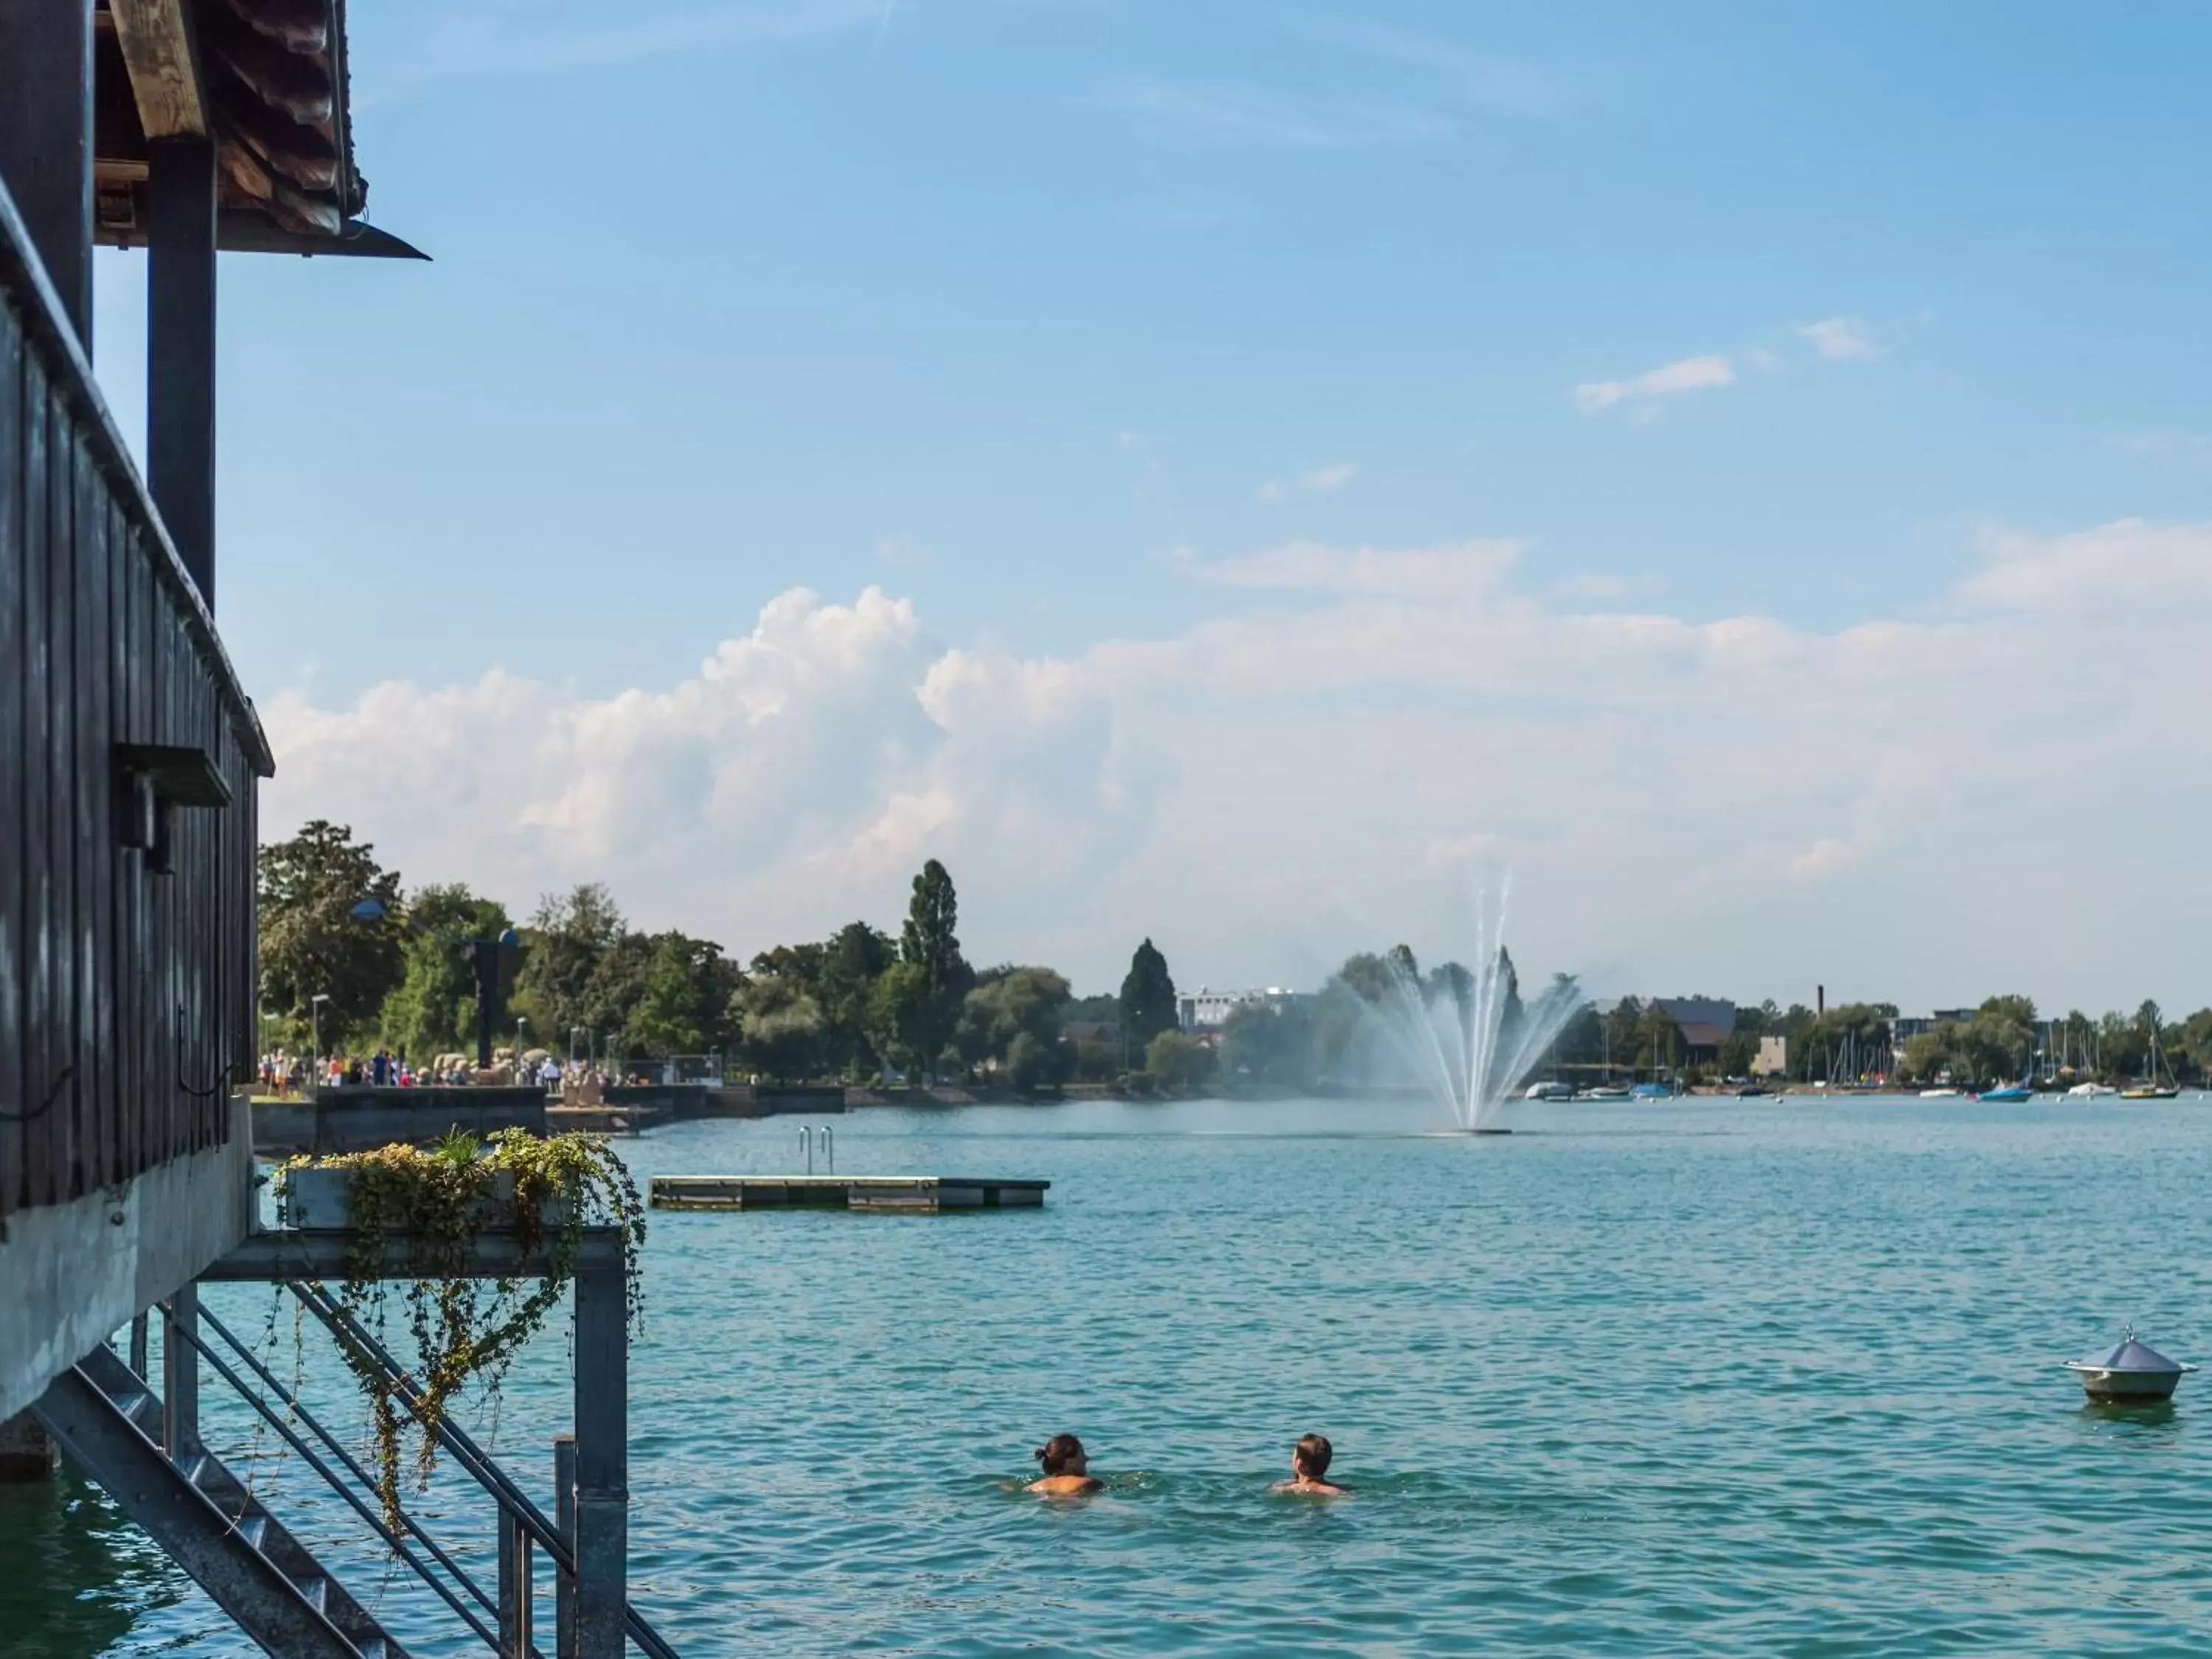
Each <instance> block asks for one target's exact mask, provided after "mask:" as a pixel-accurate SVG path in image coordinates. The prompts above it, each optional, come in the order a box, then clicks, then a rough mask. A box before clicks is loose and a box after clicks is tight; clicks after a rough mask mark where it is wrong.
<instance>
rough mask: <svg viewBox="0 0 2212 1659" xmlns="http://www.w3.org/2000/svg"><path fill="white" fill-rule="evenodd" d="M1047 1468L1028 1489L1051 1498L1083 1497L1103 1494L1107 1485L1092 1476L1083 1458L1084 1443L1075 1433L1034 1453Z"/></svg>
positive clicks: (1050, 1442) (1087, 1461)
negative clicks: (1084, 1495)
mask: <svg viewBox="0 0 2212 1659" xmlns="http://www.w3.org/2000/svg"><path fill="white" fill-rule="evenodd" d="M1030 1455H1031V1456H1032V1457H1034V1458H1036V1461H1037V1462H1039V1463H1040V1464H1042V1465H1043V1467H1044V1474H1042V1476H1041V1477H1040V1478H1038V1479H1037V1480H1032V1481H1030V1484H1029V1486H1028V1488H1027V1490H1029V1491H1030V1492H1040V1493H1042V1495H1043V1496H1045V1497H1047V1498H1079V1497H1081V1496H1082V1495H1083V1494H1084V1493H1085V1492H1099V1491H1103V1489H1104V1487H1105V1485H1106V1483H1105V1482H1104V1481H1103V1480H1099V1479H1098V1478H1097V1476H1096V1475H1094V1474H1091V1465H1090V1462H1089V1460H1087V1459H1086V1458H1085V1456H1084V1455H1083V1443H1082V1442H1081V1441H1080V1440H1078V1439H1077V1438H1076V1437H1074V1436H1073V1435H1072V1434H1056V1435H1054V1436H1053V1437H1052V1438H1051V1439H1049V1440H1048V1441H1046V1442H1045V1443H1044V1444H1042V1446H1039V1447H1038V1448H1037V1449H1036V1450H1035V1451H1034V1452H1032V1453H1030Z"/></svg>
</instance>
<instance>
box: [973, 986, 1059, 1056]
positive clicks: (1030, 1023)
mask: <svg viewBox="0 0 2212 1659" xmlns="http://www.w3.org/2000/svg"><path fill="white" fill-rule="evenodd" d="M1069 996H1070V992H1069V990H1068V987H1067V981H1066V979H1064V978H1062V977H1061V976H1060V975H1059V974H1056V973H1054V971H1053V970H1052V969H1049V968H994V969H992V970H991V971H990V972H988V973H987V974H985V975H982V977H981V980H980V981H979V982H978V983H977V985H976V987H975V989H974V990H972V991H970V992H969V994H968V995H967V998H966V1000H965V1001H963V1004H962V1005H961V1009H960V1026H959V1030H958V1032H957V1036H958V1041H959V1046H960V1053H961V1056H962V1058H963V1059H964V1060H966V1061H967V1062H968V1063H969V1064H970V1065H981V1063H982V1062H984V1061H986V1060H1006V1059H1007V1058H1008V1055H1009V1053H1010V1051H1011V1049H1012V1046H1013V1042H1014V1039H1015V1038H1017V1037H1019V1036H1028V1037H1030V1038H1031V1039H1032V1040H1033V1041H1034V1042H1035V1043H1036V1045H1037V1046H1038V1047H1040V1048H1043V1049H1045V1050H1046V1051H1048V1052H1049V1051H1050V1050H1051V1049H1052V1048H1054V1046H1055V1045H1057V1044H1058V1043H1059V1042H1060V1010H1061V1009H1063V1008H1065V1007H1066V1006H1067V1003H1068V1000H1069Z"/></svg>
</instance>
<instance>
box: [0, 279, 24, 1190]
mask: <svg viewBox="0 0 2212 1659" xmlns="http://www.w3.org/2000/svg"><path fill="white" fill-rule="evenodd" d="M22 417H23V327H22V321H21V319H20V318H19V317H18V316H17V315H16V313H15V307H14V306H12V305H9V304H8V303H7V301H6V300H5V298H4V296H0V480H6V481H8V483H9V488H8V489H7V491H6V493H5V494H0V1215H5V1214H6V1213H7V1212H9V1210H11V1209H13V1208H15V1206H18V1205H20V1204H21V1202H22V1201H23V1135H24V1131H25V1129H26V1128H27V1127H28V1126H27V1125H26V1124H25V1123H23V1122H22V1121H21V1118H22V1116H23V1115H24V1114H25V1113H27V1111H29V1110H30V1104H29V1100H28V1097H29V1092H30V1091H29V1088H28V1085H27V1083H26V1081H25V1079H26V1077H27V1066H26V1064H25V1061H24V1057H23V1035H24V1032H23V994H24V975H25V972H26V968H25V963H24V951H25V948H26V945H27V939H28V933H27V929H26V927H25V925H24V921H25V919H24V913H23V874H24V869H25V865H24V860H22V859H21V857H20V856H16V857H9V856H8V855H7V854H6V852H5V850H4V849H6V848H21V847H22V846H23V842H24V837H23V799H24V788H23V782H24V781H23V705H24V702H25V694H26V693H27V690H28V689H29V684H30V664H29V661H28V659H27V655H26V653H25V651H24V638H23V518H22V508H23V495H22V491H21V490H20V489H15V487H14V483H13V480H14V477H15V472H14V469H15V463H16V460H17V459H18V457H20V456H21V453H22V425H23V418H22Z"/></svg>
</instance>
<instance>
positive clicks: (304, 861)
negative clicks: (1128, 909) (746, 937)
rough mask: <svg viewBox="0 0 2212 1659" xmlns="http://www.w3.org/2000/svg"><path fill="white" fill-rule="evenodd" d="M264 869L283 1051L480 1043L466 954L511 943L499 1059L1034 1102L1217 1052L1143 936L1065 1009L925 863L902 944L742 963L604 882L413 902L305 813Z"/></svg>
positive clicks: (1056, 979) (424, 1055) (345, 836)
mask: <svg viewBox="0 0 2212 1659" xmlns="http://www.w3.org/2000/svg"><path fill="white" fill-rule="evenodd" d="M259 873H260V954H261V987H260V989H261V1006H262V1009H263V1012H264V1017H265V1018H267V1019H268V1020H269V1021H270V1023H271V1024H272V1025H273V1027H274V1028H275V1029H274V1030H272V1031H271V1033H270V1036H271V1038H272V1040H273V1041H275V1042H282V1043H285V1044H288V1045H289V1046H291V1047H294V1048H305V1047H307V1045H308V1043H309V1042H312V1041H313V1040H314V1039H315V1037H316V1036H319V1038H320V1040H321V1042H322V1044H323V1047H324V1048H325V1051H331V1050H336V1049H349V1050H356V1051H357V1050H360V1049H362V1048H373V1047H384V1048H391V1049H392V1050H394V1051H397V1052H404V1053H406V1054H411V1055H414V1056H416V1057H417V1058H418V1059H428V1058H429V1057H431V1056H433V1055H435V1054H443V1053H448V1052H461V1053H468V1052H471V1051H472V1050H473V1048H474V1047H475V1041H476V1039H475V1033H476V1031H477V1022H478V1018H479V1016H480V1013H481V1012H482V1011H481V1009H480V1006H479V1002H478V985H477V976H476V974H475V971H474V969H473V967H472V965H471V963H472V959H473V957H472V953H473V950H474V947H475V946H476V945H477V942H478V941H501V940H505V941H506V945H505V951H504V956H505V957H506V959H507V962H508V963H509V964H510V965H511V967H512V970H513V971H512V973H511V975H507V976H505V977H503V978H502V979H501V981H500V983H499V984H498V985H497V986H495V988H494V991H493V996H494V999H495V1006H493V1008H492V1009H491V1011H490V1013H491V1024H492V1028H493V1030H495V1032H496V1033H498V1040H499V1042H500V1043H501V1046H503V1047H505V1046H514V1047H518V1048H523V1047H531V1046H538V1047H543V1048H546V1049H548V1050H549V1051H551V1052H553V1053H556V1054H563V1055H566V1054H569V1053H577V1054H591V1055H594V1056H600V1057H604V1058H605V1059H607V1060H611V1061H613V1062H615V1063H616V1064H617V1065H622V1064H628V1063H633V1062H636V1061H640V1060H659V1059H663V1058H666V1057H668V1056H671V1055H677V1054H722V1055H724V1056H726V1059H727V1060H731V1061H733V1062H734V1065H733V1067H732V1069H738V1070H742V1071H746V1072H750V1073H757V1074H760V1075H763V1076H767V1077H770V1078H774V1079H779V1080H791V1081H798V1080H803V1079H817V1078H842V1079H849V1080H854V1081H860V1080H866V1079H872V1078H875V1077H877V1076H878V1075H881V1074H883V1073H885V1072H896V1073H901V1074H903V1075H907V1076H917V1075H919V1076H923V1077H929V1078H935V1079H945V1078H963V1077H971V1076H974V1075H976V1074H978V1073H988V1074H993V1075H996V1076H1000V1077H1003V1078H1005V1079H1007V1080H1009V1081H1011V1082H1012V1083H1013V1084H1015V1085H1017V1086H1018V1087H1020V1088H1023V1089H1028V1090H1035V1089H1039V1088H1043V1087H1047V1086H1049V1085H1055V1084H1059V1083H1062V1082H1065V1081H1066V1080H1069V1079H1073V1078H1075V1077H1078V1076H1088V1077H1093V1078H1099V1079H1113V1078H1115V1077H1118V1076H1121V1075H1123V1074H1125V1073H1136V1074H1137V1075H1138V1076H1139V1078H1140V1079H1142V1078H1144V1077H1145V1076H1146V1075H1147V1074H1148V1073H1147V1063H1148V1061H1152V1060H1157V1061H1158V1063H1159V1066H1160V1069H1161V1070H1162V1071H1163V1072H1164V1073H1166V1074H1167V1075H1168V1076H1169V1077H1170V1078H1171V1079H1174V1080H1175V1081H1176V1082H1178V1083H1182V1084H1185V1085H1188V1084H1189V1083H1191V1082H1194V1081H1197V1080H1200V1079H1199V1078H1198V1077H1197V1075H1196V1073H1197V1072H1199V1071H1202V1069H1203V1066H1204V1064H1205V1061H1206V1060H1210V1059H1211V1057H1212V1056H1211V1051H1210V1050H1209V1051H1206V1053H1205V1054H1204V1056H1203V1058H1202V1059H1201V1058H1200V1056H1199V1055H1197V1054H1194V1053H1193V1052H1191V1048H1192V1047H1194V1046H1195V1045H1191V1046H1186V1045H1184V1044H1183V1043H1182V1040H1181V1039H1180V1038H1179V1037H1177V1036H1176V988H1175V981H1174V979H1173V977H1172V976H1171V975H1170V973H1169V970H1168V964H1167V960H1166V958H1165V957H1163V956H1162V955H1161V954H1160V952H1159V951H1158V950H1157V949H1156V948H1155V947H1154V946H1153V945H1152V941H1151V940H1150V939H1146V940H1145V941H1144V943H1143V944H1141V945H1139V946H1138V947H1137V950H1136V952H1135V954H1134V956H1133V958H1132V960H1131V963H1130V967H1129V973H1128V976H1127V979H1126V980H1125V981H1123V984H1122V987H1121V994H1120V995H1119V996H1118V997H1115V996H1106V997H1094V998H1091V999H1087V1000H1082V1001H1079V1000H1076V998H1075V997H1074V995H1073V991H1072V990H1071V988H1070V987H1069V985H1068V982H1067V981H1066V978H1065V977H1064V976H1063V975H1060V973H1058V972H1056V971H1055V970H1054V969H1050V968H1042V967H1034V966H1022V965H1018V964H1013V963H1007V964H1005V965H1002V966H1000V967H995V968H987V969H975V968H973V967H971V966H970V965H969V962H968V960H967V958H966V957H965V956H964V955H963V952H962V950H961V946H960V939H959V933H958V928H959V899H958V895H957V892H956V891H955V890H954V887H953V883H952V878H951V874H950V873H949V872H947V871H946V870H945V866H943V865H942V864H940V863H939V862H938V861H937V860H934V859H933V860H930V861H929V862H928V863H927V865H925V866H923V868H922V870H921V873H920V874H918V875H917V876H915V879H914V887H913V893H912V897H911V900H910V902H909V903H908V908H907V914H906V916H905V918H904V920H903V921H902V923H901V924H900V927H899V931H898V933H896V936H894V935H893V934H891V933H886V932H884V930H882V929H880V928H878V927H875V926H873V925H872V924H871V923H869V922H866V921H854V922H850V923H848V924H847V925H846V926H845V927H842V928H840V929H839V930H838V931H837V932H836V933H834V934H832V935H831V936H830V937H829V939H823V940H821V941H820V942H818V943H813V944H805V945H777V946H775V947H774V948H773V949H770V950H766V951H761V952H759V953H758V954H757V955H756V956H755V957H753V958H752V960H751V962H750V963H749V964H746V965H744V966H740V964H739V963H738V962H737V961H736V960H734V959H733V958H732V957H729V956H727V955H726V954H725V953H724V951H723V949H722V947H721V946H720V945H718V944H716V943H715V942H714V941H713V940H711V939H698V938H695V937H693V936H691V935H690V934H687V933H680V932H676V931H672V930H671V931H667V932H661V933H647V932H641V931H639V930H636V929H634V928H632V927H630V926H629V924H628V922H627V921H625V920H624V919H623V915H622V912H621V910H620V909H619V908H618V907H617V904H616V902H615V901H614V898H613V897H612V896H611V894H610V893H609V892H608V891H607V890H606V889H605V887H604V886H601V885H599V884H586V885H583V886H580V887H577V888H575V889H574V890H571V891H569V892H568V893H565V894H557V895H548V896H545V897H544V898H542V899H541V900H540V901H539V902H538V907H537V908H536V910H535V911H534V912H533V913H532V915H531V916H530V918H529V919H528V921H526V922H525V923H523V924H522V925H520V927H517V926H516V925H515V924H514V923H513V921H512V919H511V918H510V916H509V914H508V912H507V908H506V907H505V906H504V905H503V904H501V902H499V901H497V900H495V899H490V898H486V897H483V896H479V895H477V894H475V893H472V892H471V891H470V890H469V889H467V888H466V887H465V886H462V885H459V884H433V885H429V886H425V887H421V888H417V889H416V890H412V891H411V892H410V891H406V890H404V888H403V884H402V881H401V878H400V875H399V873H398V872H397V871H394V870H389V869H386V868H385V867H384V866H381V865H380V864H379V863H378V862H377V860H376V857H375V849H374V848H373V847H372V846H370V845H369V844H368V843H367V842H357V841H356V840H355V839H354V837H353V834H352V831H351V829H349V828H348V827H346V826H344V825H340V824H333V823H326V822H323V821H317V822H315V823H309V824H308V825H307V826H306V827H305V828H304V829H301V831H300V833H299V834H298V835H296V836H293V837H292V838H290V839H289V840H288V841H284V842H276V843H273V844H271V845H270V846H267V847H264V848H262V849H261V855H260V872H259ZM318 999H319V1000H320V1001H319V1007H318V1004H317V1000H318ZM1070 1027H1073V1033H1072V1034H1071V1031H1070V1030H1069V1029H1068V1028H1070Z"/></svg>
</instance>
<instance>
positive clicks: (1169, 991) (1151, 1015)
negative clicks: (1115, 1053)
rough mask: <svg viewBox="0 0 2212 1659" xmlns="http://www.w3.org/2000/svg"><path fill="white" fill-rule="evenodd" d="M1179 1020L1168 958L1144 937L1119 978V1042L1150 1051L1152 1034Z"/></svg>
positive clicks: (1169, 1029)
mask: <svg viewBox="0 0 2212 1659" xmlns="http://www.w3.org/2000/svg"><path fill="white" fill-rule="evenodd" d="M1180 1023H1181V1022H1180V1020H1179V1019H1178V1018H1177V1017H1176V984H1175V976H1174V975H1171V974H1170V973H1169V972H1168V959H1167V958H1166V957H1164V956H1162V955H1161V954H1160V952H1159V950H1158V947H1157V946H1155V945H1153V943H1152V940H1151V939H1146V941H1145V942H1144V943H1143V944H1142V945H1139V946H1138V947H1137V949H1136V952H1135V954H1134V955H1133V956H1132V957H1130V958H1129V971H1128V973H1127V975H1124V976H1123V978H1122V981H1121V1036H1122V1041H1123V1042H1126V1043H1127V1044H1128V1045H1129V1047H1130V1048H1133V1049H1146V1050H1149V1048H1151V1045H1152V1039H1153V1038H1154V1037H1156V1036H1159V1034H1160V1033H1161V1032H1163V1031H1172V1030H1176V1027H1177V1025H1178V1024H1180Z"/></svg>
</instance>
